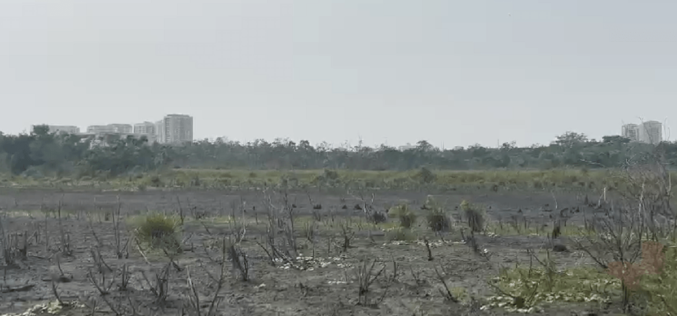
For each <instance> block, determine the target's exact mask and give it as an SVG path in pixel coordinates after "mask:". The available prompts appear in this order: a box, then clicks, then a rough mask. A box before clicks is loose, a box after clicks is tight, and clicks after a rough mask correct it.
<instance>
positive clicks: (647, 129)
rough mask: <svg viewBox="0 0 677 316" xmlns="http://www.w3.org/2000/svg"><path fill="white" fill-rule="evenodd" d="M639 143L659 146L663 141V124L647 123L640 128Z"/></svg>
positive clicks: (656, 122)
mask: <svg viewBox="0 0 677 316" xmlns="http://www.w3.org/2000/svg"><path fill="white" fill-rule="evenodd" d="M639 141H640V142H643V143H647V144H654V145H655V144H658V143H660V142H662V141H663V124H661V122H658V121H646V122H644V123H642V124H641V125H640V126H639Z"/></svg>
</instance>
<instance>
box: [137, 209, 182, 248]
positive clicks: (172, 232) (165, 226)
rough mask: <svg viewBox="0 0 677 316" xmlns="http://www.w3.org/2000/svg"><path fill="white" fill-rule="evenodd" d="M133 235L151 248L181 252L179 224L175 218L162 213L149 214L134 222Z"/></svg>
mask: <svg viewBox="0 0 677 316" xmlns="http://www.w3.org/2000/svg"><path fill="white" fill-rule="evenodd" d="M135 225H136V229H135V230H134V236H135V237H136V238H137V240H138V241H139V242H140V243H143V244H146V245H148V246H150V247H151V248H152V249H159V250H165V251H167V252H172V253H175V252H181V247H180V246H181V245H180V236H179V233H180V225H179V221H178V220H177V219H176V218H173V217H170V216H166V215H163V214H149V215H146V216H143V217H141V218H139V220H138V221H137V223H135Z"/></svg>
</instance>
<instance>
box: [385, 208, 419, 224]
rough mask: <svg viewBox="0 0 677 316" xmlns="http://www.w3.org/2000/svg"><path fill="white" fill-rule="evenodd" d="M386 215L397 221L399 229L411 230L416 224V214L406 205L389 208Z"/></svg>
mask: <svg viewBox="0 0 677 316" xmlns="http://www.w3.org/2000/svg"><path fill="white" fill-rule="evenodd" d="M388 213H389V214H390V216H392V217H394V218H397V219H398V220H399V222H400V226H401V227H404V228H411V227H412V226H414V224H415V223H416V213H414V212H413V211H412V210H411V209H409V206H408V205H407V204H400V205H397V206H394V207H391V208H390V211H388Z"/></svg>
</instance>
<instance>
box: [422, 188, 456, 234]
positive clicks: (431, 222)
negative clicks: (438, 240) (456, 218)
mask: <svg viewBox="0 0 677 316" xmlns="http://www.w3.org/2000/svg"><path fill="white" fill-rule="evenodd" d="M423 208H424V209H426V210H428V214H426V221H427V222H428V227H429V228H430V229H431V230H432V231H435V232H441V231H447V230H449V229H450V228H451V220H450V219H449V216H448V214H447V212H445V211H444V208H443V207H442V206H440V205H439V203H437V201H435V198H434V197H433V196H432V195H428V196H427V197H426V200H425V203H424V204H423Z"/></svg>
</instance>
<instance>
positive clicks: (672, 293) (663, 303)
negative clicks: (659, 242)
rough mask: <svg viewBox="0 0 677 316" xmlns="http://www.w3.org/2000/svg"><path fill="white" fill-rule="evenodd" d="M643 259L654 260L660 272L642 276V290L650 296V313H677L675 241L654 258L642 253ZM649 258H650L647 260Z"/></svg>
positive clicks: (676, 250)
mask: <svg viewBox="0 0 677 316" xmlns="http://www.w3.org/2000/svg"><path fill="white" fill-rule="evenodd" d="M642 257H643V258H642V260H643V261H653V263H655V264H654V266H656V267H657V268H659V269H658V270H660V272H659V273H649V274H646V275H643V276H642V279H641V282H640V286H641V292H643V294H645V295H646V297H648V308H649V313H648V315H677V249H675V247H674V243H669V244H668V247H664V248H663V249H661V251H660V253H656V254H655V255H654V256H652V257H654V258H647V257H646V256H645V253H642ZM647 259H649V260H647Z"/></svg>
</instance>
